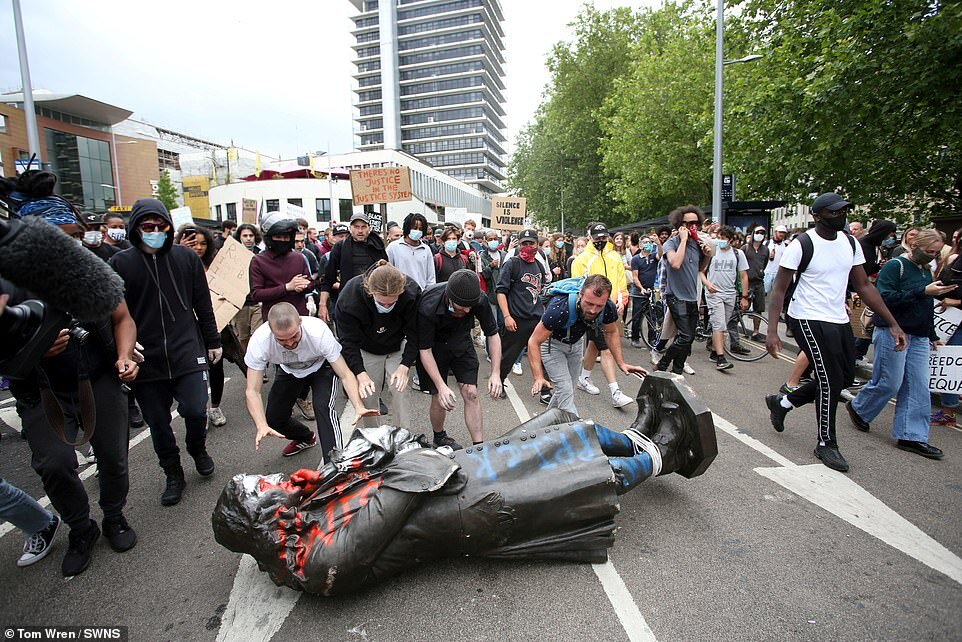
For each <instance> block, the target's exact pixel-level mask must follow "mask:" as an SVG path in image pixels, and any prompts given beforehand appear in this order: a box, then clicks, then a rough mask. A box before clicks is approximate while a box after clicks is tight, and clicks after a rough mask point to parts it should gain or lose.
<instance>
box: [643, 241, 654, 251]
mask: <svg viewBox="0 0 962 642" xmlns="http://www.w3.org/2000/svg"><path fill="white" fill-rule="evenodd" d="M641 247H642V249H643V250H644V251H645V252H651V251H652V250H654V249H655V246H654V245H652V244H651V243H645V244H644V245H642V246H641Z"/></svg>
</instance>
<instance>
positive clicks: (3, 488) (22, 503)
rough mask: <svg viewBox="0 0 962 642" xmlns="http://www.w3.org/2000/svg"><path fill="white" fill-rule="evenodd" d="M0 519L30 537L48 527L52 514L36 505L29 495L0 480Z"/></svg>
mask: <svg viewBox="0 0 962 642" xmlns="http://www.w3.org/2000/svg"><path fill="white" fill-rule="evenodd" d="M0 517H2V518H3V519H5V520H6V521H8V522H10V523H11V524H13V525H14V526H16V527H17V528H19V529H20V530H22V531H23V532H24V534H25V535H26V536H27V537H30V536H31V535H35V534H37V533H39V532H40V531H42V530H43V529H45V528H46V527H47V526H49V525H50V521H51V520H52V519H53V513H51V512H50V511H48V510H47V509H46V508H44V507H43V506H41V505H40V504H38V503H37V502H36V500H34V498H33V497H31V496H30V495H28V494H26V493H25V492H23V491H22V490H20V489H19V488H17V487H16V486H14V485H13V484H11V483H9V482H8V481H7V480H5V479H3V478H0Z"/></svg>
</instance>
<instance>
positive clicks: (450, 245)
mask: <svg viewBox="0 0 962 642" xmlns="http://www.w3.org/2000/svg"><path fill="white" fill-rule="evenodd" d="M444 249H445V251H447V252H449V253H450V252H454V251H455V250H456V249H458V242H457V241H445V242H444Z"/></svg>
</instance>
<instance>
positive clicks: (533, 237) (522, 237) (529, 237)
mask: <svg viewBox="0 0 962 642" xmlns="http://www.w3.org/2000/svg"><path fill="white" fill-rule="evenodd" d="M525 241H534V242H535V243H537V242H538V233H537V232H535V231H534V230H522V231H521V233H520V234H518V242H519V243H524V242H525Z"/></svg>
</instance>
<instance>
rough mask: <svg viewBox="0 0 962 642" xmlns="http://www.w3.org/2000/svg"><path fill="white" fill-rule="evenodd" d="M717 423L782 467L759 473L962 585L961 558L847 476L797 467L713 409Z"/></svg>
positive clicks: (815, 467)
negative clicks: (715, 412)
mask: <svg viewBox="0 0 962 642" xmlns="http://www.w3.org/2000/svg"><path fill="white" fill-rule="evenodd" d="M712 417H713V418H714V421H715V426H716V427H717V428H719V429H721V430H723V431H724V432H726V433H728V434H729V435H731V436H732V437H734V438H735V439H737V440H739V441H740V442H742V443H743V444H745V445H746V446H748V447H750V448H752V449H754V450H756V451H758V452H759V453H761V454H763V455H765V456H766V457H768V458H769V459H771V460H772V461H774V462H775V463H776V464H780V466H779V467H777V468H755V472H756V473H758V474H759V475H761V476H762V477H766V478H768V479H770V480H772V481H774V482H775V483H777V484H779V485H780V486H782V487H784V488H786V489H788V490H790V491H791V492H793V493H795V494H796V495H798V496H799V497H801V498H803V499H807V500H808V501H810V502H812V503H813V504H815V505H816V506H819V507H821V508H823V509H825V510H827V511H828V512H830V513H831V514H833V515H835V516H836V517H838V518H840V519H842V520H844V521H846V522H848V523H849V524H851V525H852V526H855V527H856V528H859V529H861V530H863V531H865V532H866V533H868V534H869V535H871V536H873V537H876V538H878V539H880V540H882V541H883V542H885V543H886V544H888V545H889V546H891V547H893V548H896V549H898V550H900V551H902V552H903V553H905V554H906V555H908V556H909V557H912V558H915V559H916V560H918V561H920V562H922V563H923V564H925V565H926V566H928V567H929V568H932V569H934V570H936V571H938V572H940V573H943V574H945V575H947V576H948V577H950V578H952V579H953V580H955V581H956V582H958V583H959V584H962V559H960V558H959V556H957V555H956V554H955V553H953V552H952V551H950V550H949V549H947V548H945V547H944V546H942V545H941V544H939V543H938V542H937V541H935V540H934V539H932V538H931V537H929V536H928V535H926V534H925V533H924V532H922V530H921V529H919V528H918V527H917V526H915V525H914V524H912V523H911V522H910V521H908V520H907V519H905V518H904V517H902V516H901V515H899V514H898V513H896V512H895V511H894V510H892V509H891V508H889V507H888V506H886V505H885V504H884V503H883V502H882V501H881V500H879V499H878V498H876V497H875V496H874V495H872V494H871V493H870V492H868V491H867V490H865V489H864V488H862V487H861V486H859V485H858V484H856V483H855V482H854V481H852V480H851V478H849V477H848V476H846V475H844V474H842V473H840V472H837V471H834V470H832V469H830V468H828V467H826V466H824V465H822V464H808V465H805V466H798V465H796V464H795V463H793V462H792V461H790V460H789V459H787V458H785V457H783V456H782V455H780V454H778V453H777V452H775V451H774V450H772V449H771V448H769V447H768V446H766V445H765V444H763V443H762V442H760V441H758V440H757V439H755V438H754V437H750V436H748V435H746V434H745V433H743V432H741V431H740V430H739V429H738V427H737V426H734V425H732V424H731V423H730V422H728V421H725V420H724V419H722V418H721V417H719V416H718V415H716V414H714V413H712Z"/></svg>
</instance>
